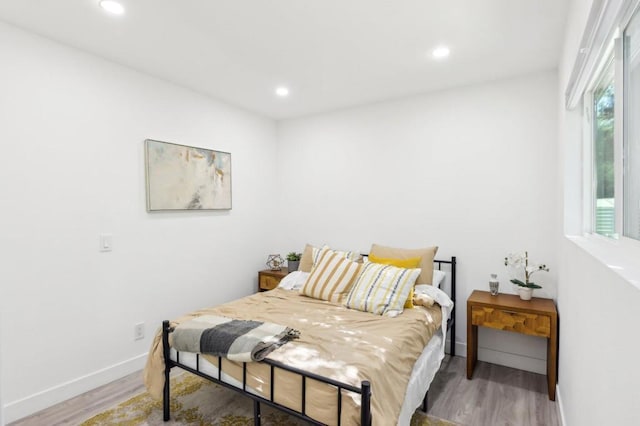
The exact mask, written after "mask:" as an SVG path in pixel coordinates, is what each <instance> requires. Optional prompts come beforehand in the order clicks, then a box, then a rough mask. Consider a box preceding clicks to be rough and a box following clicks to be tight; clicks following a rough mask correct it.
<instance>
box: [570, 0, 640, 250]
mask: <svg viewBox="0 0 640 426" xmlns="http://www.w3.org/2000/svg"><path fill="white" fill-rule="evenodd" d="M623 3H624V4H622V5H621V6H620V10H619V13H618V19H616V22H615V23H614V28H613V29H611V30H610V31H609V33H608V34H609V37H608V41H606V42H604V44H603V47H602V48H601V49H600V52H601V53H600V58H599V62H597V66H595V67H594V68H593V72H592V75H591V78H590V80H588V83H586V84H585V87H586V90H585V92H584V95H583V98H582V105H583V117H584V118H585V119H584V120H583V197H582V198H583V209H582V210H583V215H582V223H583V232H584V234H585V235H588V236H590V237H594V238H597V239H603V240H607V241H610V240H615V241H618V242H619V243H620V244H621V245H622V246H627V247H630V248H633V249H640V240H636V239H634V238H630V237H627V236H625V235H624V187H623V183H624V163H623V161H624V149H625V146H624V136H625V128H624V126H625V121H626V120H625V116H626V112H625V99H626V97H625V96H624V89H625V70H624V40H623V36H624V30H625V29H626V27H627V26H628V25H629V23H630V21H631V18H632V17H633V15H634V13H635V12H636V11H637V10H638V11H639V12H638V13H640V0H628V1H626V2H623ZM611 56H613V58H611ZM611 60H613V67H614V85H615V105H614V108H615V120H614V180H615V182H614V194H615V203H614V208H615V236H614V238H609V237H605V236H603V235H600V234H597V233H596V232H595V213H596V212H595V175H594V169H593V165H594V164H593V161H594V155H593V147H594V140H593V136H594V131H593V92H594V90H595V87H596V86H597V84H598V83H599V82H600V80H601V79H602V77H603V72H605V71H606V69H607V68H608V66H609V64H610V61H611Z"/></svg>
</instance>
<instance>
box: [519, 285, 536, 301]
mask: <svg viewBox="0 0 640 426" xmlns="http://www.w3.org/2000/svg"><path fill="white" fill-rule="evenodd" d="M518 294H519V295H520V299H522V300H531V296H532V295H533V289H532V288H529V287H519V286H518Z"/></svg>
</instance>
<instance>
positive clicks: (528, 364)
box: [446, 340, 547, 374]
mask: <svg viewBox="0 0 640 426" xmlns="http://www.w3.org/2000/svg"><path fill="white" fill-rule="evenodd" d="M449 343H450V341H449V340H447V346H446V348H447V350H448V349H449ZM456 355H457V356H461V357H464V358H466V357H467V344H466V343H462V342H456ZM478 360H480V361H485V362H490V363H491V364H498V365H504V366H506V367H512V368H517V369H518V370H525V371H531V372H533V373H538V374H547V360H546V359H539V358H532V357H529V356H526V355H521V354H513V353H508V352H501V351H496V350H493V349H489V348H483V347H482V346H478Z"/></svg>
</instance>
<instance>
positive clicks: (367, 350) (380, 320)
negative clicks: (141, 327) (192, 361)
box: [144, 289, 442, 425]
mask: <svg viewBox="0 0 640 426" xmlns="http://www.w3.org/2000/svg"><path fill="white" fill-rule="evenodd" d="M205 314H215V315H221V316H227V317H231V318H236V319H253V320H258V321H269V322H272V323H276V324H281V325H286V326H289V327H291V328H294V329H297V330H300V339H298V340H296V341H293V342H290V343H287V344H286V345H284V346H282V347H281V348H279V349H277V350H276V351H274V352H272V353H271V354H270V355H269V356H268V358H270V359H273V360H276V361H280V362H282V363H285V364H287V365H289V366H292V367H296V368H299V369H302V370H306V371H310V372H313V373H317V374H320V375H322V376H325V377H330V378H332V379H335V380H338V381H341V382H344V383H347V384H350V385H353V386H357V387H360V382H361V381H363V380H369V381H370V382H371V388H372V404H371V406H372V415H373V424H374V425H395V424H396V423H397V419H398V415H399V414H400V408H401V407H402V402H403V400H404V396H405V392H406V388H407V384H408V381H409V377H410V376H411V371H412V369H413V365H414V364H415V362H416V360H417V359H418V357H419V356H420V354H421V353H422V351H423V349H424V347H425V345H426V344H427V342H428V341H429V339H430V338H431V336H432V335H433V334H434V333H435V332H436V330H437V329H438V328H439V327H440V325H441V318H442V314H441V310H440V307H439V306H438V305H434V306H433V307H430V308H424V307H416V308H414V309H407V310H405V311H404V313H403V314H402V315H400V316H398V317H396V318H388V317H383V316H378V315H374V314H370V313H366V312H360V311H355V310H351V309H347V308H345V307H344V306H341V305H336V304H332V303H329V302H325V301H321V300H317V299H312V298H309V297H306V296H302V295H300V294H298V293H297V292H295V291H288V290H282V289H274V290H271V291H268V292H264V293H257V294H254V295H252V296H248V297H244V298H242V299H239V300H236V301H233V302H229V303H226V304H224V305H221V306H217V307H215V308H209V309H203V310H200V311H197V312H193V313H191V314H189V315H187V316H184V317H182V318H179V319H178V320H176V321H172V325H176V324H179V323H180V322H182V321H185V320H187V319H190V318H193V317H195V316H199V315H205ZM210 360H211V362H215V365H217V358H210ZM248 366H249V368H248V374H247V385H248V386H250V387H251V388H253V389H256V390H257V391H259V392H261V393H262V394H263V396H265V397H266V398H269V396H270V395H269V392H270V386H269V380H270V379H269V377H270V376H269V369H268V366H267V365H266V364H264V363H249V364H248ZM222 370H223V371H224V372H225V373H227V374H230V375H232V376H234V377H236V378H239V379H240V380H241V377H242V370H241V367H240V366H239V365H237V364H235V363H233V362H230V361H227V360H224V362H223V368H222ZM163 371H164V359H163V355H162V338H161V334H157V335H156V336H155V339H154V341H153V343H152V346H151V350H150V352H149V358H148V359H147V365H146V367H145V371H144V379H145V384H146V386H147V388H148V390H149V392H150V393H151V394H152V395H153V396H154V397H156V398H161V397H162V388H163V385H164V376H163ZM300 388H301V379H300V377H299V376H295V375H293V373H289V372H284V371H281V372H278V373H277V374H276V376H275V392H274V394H275V395H274V399H275V401H276V402H278V403H279V404H282V405H285V406H287V407H289V408H292V409H295V410H300V408H301V398H300V395H301V390H300ZM336 399H337V396H336V390H335V388H333V387H330V386H328V385H326V384H323V383H319V382H316V381H313V380H309V381H308V382H307V398H306V400H307V404H306V405H307V407H306V413H307V415H309V416H311V417H312V418H314V419H316V420H318V421H321V422H323V423H327V424H336V423H337V414H336V413H337V411H336V410H337V408H336V406H337V402H336ZM359 405H360V395H356V394H351V393H350V392H346V391H343V406H342V411H343V413H342V424H346V425H351V424H358V423H359V421H360V408H359Z"/></svg>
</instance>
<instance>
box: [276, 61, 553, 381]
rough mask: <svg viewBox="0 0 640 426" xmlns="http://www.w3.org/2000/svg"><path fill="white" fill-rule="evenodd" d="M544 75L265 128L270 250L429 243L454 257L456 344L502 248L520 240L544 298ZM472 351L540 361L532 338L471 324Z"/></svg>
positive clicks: (533, 364)
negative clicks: (270, 167)
mask: <svg viewBox="0 0 640 426" xmlns="http://www.w3.org/2000/svg"><path fill="white" fill-rule="evenodd" d="M556 94H557V82H556V73H555V72H552V71H549V72H542V73H536V74H532V75H527V76H523V77H520V78H515V79H512V80H507V81H500V82H493V83H486V84H480V85H474V86H470V87H462V88H458V89H453V90H447V91H443V92H438V93H432V94H427V95H423V96H416V97H412V98H405V99H402V100H397V101H392V102H385V103H380V104H375V105H370V106H366V107H360V108H355V109H348V110H343V111H337V112H334V113H329V114H325V115H319V116H312V117H308V118H302V119H296V120H289V121H284V122H280V123H279V125H278V133H279V135H278V159H279V166H278V169H279V174H278V179H279V180H278V182H279V184H278V186H279V188H281V196H280V198H279V213H278V216H279V218H280V228H281V229H283V230H286V231H284V232H281V233H280V234H279V235H280V240H279V243H280V252H288V251H292V250H300V249H302V247H303V246H304V244H305V243H306V242H311V243H315V244H322V243H328V244H329V245H331V246H333V247H336V248H348V249H353V250H362V251H365V252H366V251H368V249H369V246H370V245H371V243H380V244H387V245H392V246H399V247H421V246H428V245H433V244H436V245H439V246H440V250H439V252H438V256H437V257H438V258H447V257H450V256H452V255H455V256H457V257H458V261H459V265H458V271H459V276H458V285H459V288H458V294H457V296H458V323H457V333H458V336H457V341H458V343H459V344H458V347H457V350H458V351H459V353H460V354H466V352H465V351H466V348H465V342H466V318H465V316H466V308H465V301H466V299H467V297H468V295H469V294H470V293H471V291H472V290H473V289H485V290H488V280H489V275H490V274H491V273H498V275H499V279H500V282H501V290H502V291H505V292H511V291H512V288H511V284H508V277H507V273H506V270H505V267H504V265H503V259H504V256H505V255H506V254H508V253H509V252H511V251H518V250H529V252H530V255H531V257H532V258H533V260H535V261H539V262H545V263H547V264H548V265H549V266H550V267H551V273H550V274H547V275H546V276H544V275H540V283H541V284H542V285H543V286H544V289H543V290H542V291H539V293H538V294H539V295H540V296H548V297H555V294H556V282H557V279H556V274H557V268H558V265H557V263H556V244H555V243H556V239H555V236H554V235H555V232H556V230H557V221H556V208H555V203H556V198H555V194H556V187H557V176H556V170H557V161H556V158H557V150H556V143H557V142H556V141H557V123H556V118H557V107H556ZM480 347H481V348H482V349H480V353H479V357H480V359H483V360H489V361H492V362H497V363H500V364H505V365H512V366H517V367H521V368H525V369H529V370H533V371H538V372H544V371H545V365H546V364H545V360H546V344H545V341H544V339H542V338H535V337H528V336H522V335H518V334H515V333H503V332H494V331H491V330H485V329H482V330H481V334H480Z"/></svg>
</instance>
